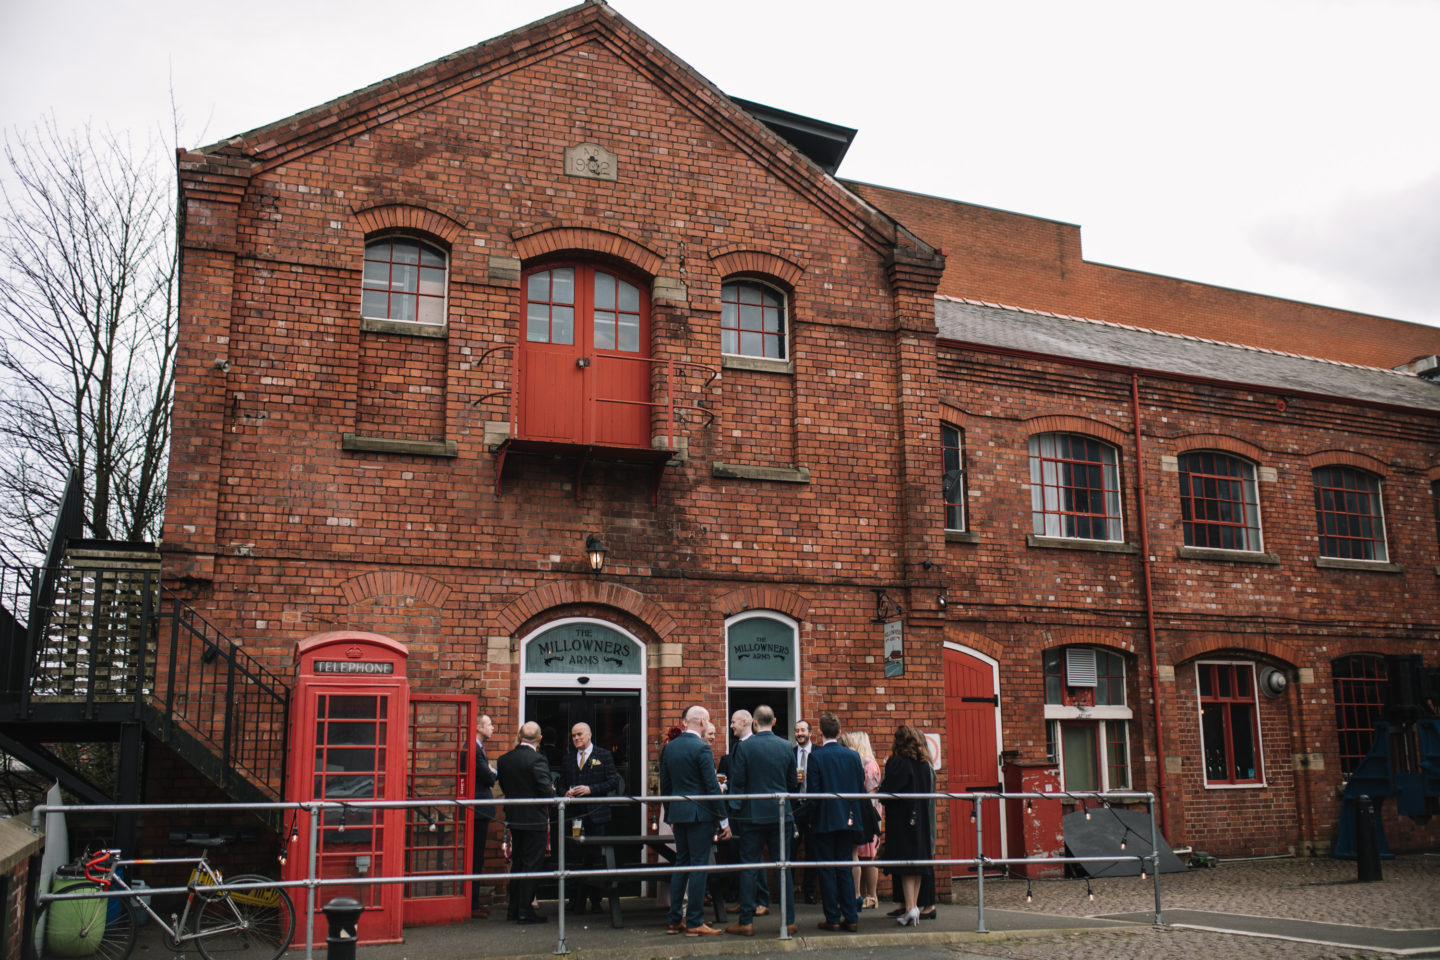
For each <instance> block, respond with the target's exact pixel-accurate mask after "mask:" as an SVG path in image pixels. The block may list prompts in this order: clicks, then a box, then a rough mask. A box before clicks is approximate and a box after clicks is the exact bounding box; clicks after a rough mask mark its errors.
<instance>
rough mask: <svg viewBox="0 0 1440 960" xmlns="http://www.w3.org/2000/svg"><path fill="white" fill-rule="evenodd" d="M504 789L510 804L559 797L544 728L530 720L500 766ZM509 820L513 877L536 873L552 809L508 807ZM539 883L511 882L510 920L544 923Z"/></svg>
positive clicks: (543, 851)
mask: <svg viewBox="0 0 1440 960" xmlns="http://www.w3.org/2000/svg"><path fill="white" fill-rule="evenodd" d="M499 774H500V789H501V790H502V791H503V792H504V794H505V799H507V800H529V799H534V798H538V797H553V796H555V787H554V786H553V785H552V784H551V781H550V764H548V763H546V762H545V755H544V754H543V753H541V752H540V724H538V723H536V722H535V721H534V720H527V721H526V722H525V723H524V724H523V725H522V726H521V727H520V743H519V744H518V745H516V747H515V749H514V750H511V751H510V752H509V753H507V754H505V756H503V757H501V758H500V763H499ZM505 819H506V821H507V822H508V823H509V825H510V842H511V845H512V847H513V849H512V852H511V856H510V870H511V872H512V873H533V872H536V871H538V870H539V869H540V868H541V866H542V865H543V864H544V862H545V830H546V827H547V826H548V825H549V822H550V808H549V807H547V806H543V805H541V804H527V805H525V806H516V805H514V804H509V803H507V804H505ZM538 883H539V881H538V880H535V879H520V880H511V881H510V895H509V896H510V909H509V914H508V919H510V920H514V921H515V922H516V923H541V922H543V921H544V920H545V917H544V916H543V915H541V914H539V913H537V912H536V911H535V908H534V906H532V904H533V903H534V902H535V887H536V885H537V884H538Z"/></svg>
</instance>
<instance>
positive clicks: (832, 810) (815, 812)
mask: <svg viewBox="0 0 1440 960" xmlns="http://www.w3.org/2000/svg"><path fill="white" fill-rule="evenodd" d="M820 735H821V736H822V737H824V738H825V742H824V743H823V744H821V745H820V746H818V747H815V748H813V749H812V750H811V751H810V763H809V768H810V772H809V774H807V775H806V777H805V790H806V792H807V793H814V794H821V796H817V797H816V798H815V799H814V800H811V801H809V803H810V842H811V843H812V844H813V845H814V848H813V849H814V851H815V859H816V860H822V861H830V862H834V861H837V860H850V859H851V858H852V857H853V856H854V855H855V845H856V844H857V843H859V842H860V833H861V831H860V824H861V818H860V801H859V800H856V799H854V798H840V797H835V796H823V794H837V793H851V794H854V793H864V792H865V768H864V767H863V766H862V764H861V763H860V755H859V754H858V753H856V752H855V751H854V750H851V749H850V748H849V747H847V746H845V745H844V744H842V743H840V740H839V737H840V720H839V718H837V717H836V716H835V714H833V713H830V712H829V711H826V712H825V713H822V714H820ZM818 873H819V881H820V900H821V902H822V903H823V904H824V905H825V919H824V920H822V921H821V922H820V929H821V930H844V931H846V932H848V933H856V932H858V931H859V929H860V912H859V907H858V904H857V901H856V899H855V876H854V873H853V871H852V869H851V867H850V866H849V865H848V864H847V865H846V866H843V867H821V868H819V870H818Z"/></svg>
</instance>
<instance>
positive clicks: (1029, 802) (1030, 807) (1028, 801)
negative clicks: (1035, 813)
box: [1025, 797, 1035, 813]
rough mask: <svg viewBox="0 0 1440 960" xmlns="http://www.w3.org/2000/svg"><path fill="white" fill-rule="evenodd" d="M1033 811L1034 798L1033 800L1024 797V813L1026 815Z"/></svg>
mask: <svg viewBox="0 0 1440 960" xmlns="http://www.w3.org/2000/svg"><path fill="white" fill-rule="evenodd" d="M1034 809H1035V798H1034V797H1026V798H1025V811H1026V812H1027V813H1028V812H1030V811H1031V810H1034Z"/></svg>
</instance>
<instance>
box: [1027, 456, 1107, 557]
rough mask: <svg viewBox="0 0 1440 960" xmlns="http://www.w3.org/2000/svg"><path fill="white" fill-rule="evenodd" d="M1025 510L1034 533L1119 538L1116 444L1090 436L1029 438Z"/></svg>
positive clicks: (1052, 535) (1055, 535) (1046, 535)
mask: <svg viewBox="0 0 1440 960" xmlns="http://www.w3.org/2000/svg"><path fill="white" fill-rule="evenodd" d="M1030 515H1031V519H1032V522H1033V529H1034V533H1035V535H1036V536H1042V537H1066V538H1074V539H1077V540H1110V541H1116V542H1118V541H1119V540H1120V539H1121V533H1120V530H1121V523H1120V521H1121V517H1120V472H1119V467H1118V466H1117V458H1116V454H1115V448H1114V447H1112V446H1110V445H1109V444H1106V443H1101V442H1100V441H1099V440H1093V439H1091V438H1090V437H1082V436H1075V435H1072V434H1068V433H1042V434H1036V435H1035V436H1033V437H1031V438H1030Z"/></svg>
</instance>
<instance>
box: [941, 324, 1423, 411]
mask: <svg viewBox="0 0 1440 960" xmlns="http://www.w3.org/2000/svg"><path fill="white" fill-rule="evenodd" d="M935 325H936V327H937V328H938V331H939V337H940V339H941V340H949V341H954V342H956V343H960V344H973V345H975V346H978V347H989V348H999V349H1002V350H1006V351H1015V352H1020V353H1027V354H1033V355H1036V356H1044V357H1053V358H1055V359H1056V360H1060V361H1064V360H1076V361H1079V362H1082V363H1088V364H1099V365H1102V366H1108V367H1115V368H1124V369H1128V370H1135V371H1139V372H1151V373H1159V374H1172V375H1175V376H1179V377H1185V378H1194V379H1198V380H1205V381H1208V382H1211V383H1225V384H1232V385H1234V386H1237V387H1241V388H1243V387H1257V388H1262V389H1266V390H1271V391H1278V392H1283V393H1293V394H1307V395H1310V396H1325V397H1334V398H1337V399H1340V400H1349V401H1359V402H1362V403H1373V404H1381V405H1384V406H1388V407H1402V408H1409V409H1413V410H1431V411H1440V383H1432V382H1430V381H1428V380H1426V379H1424V378H1423V377H1419V376H1416V375H1415V374H1412V373H1402V372H1397V371H1394V370H1382V369H1380V368H1378V367H1362V366H1357V365H1355V364H1350V363H1339V362H1337V361H1334V360H1318V359H1316V358H1314V357H1304V356H1300V355H1298V354H1293V353H1281V352H1279V351H1276V350H1264V349H1261V348H1259V347H1246V346H1241V345H1238V344H1234V343H1223V342H1220V341H1218V340H1205V339H1203V338H1200V337H1191V336H1185V335H1184V334H1177V333H1164V332H1161V331H1158V330H1147V329H1144V328H1142V327H1131V326H1125V325H1123V324H1118V323H1105V322H1103V321H1099V320H1086V319H1084V318H1082V317H1069V316H1065V315H1064V314H1058V313H1044V312H1041V311H1037V310H1022V309H1019V308H1017V307H1006V306H1001V305H1000V304H994V303H983V302H981V301H977V300H962V299H956V298H952V297H936V298H935Z"/></svg>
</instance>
